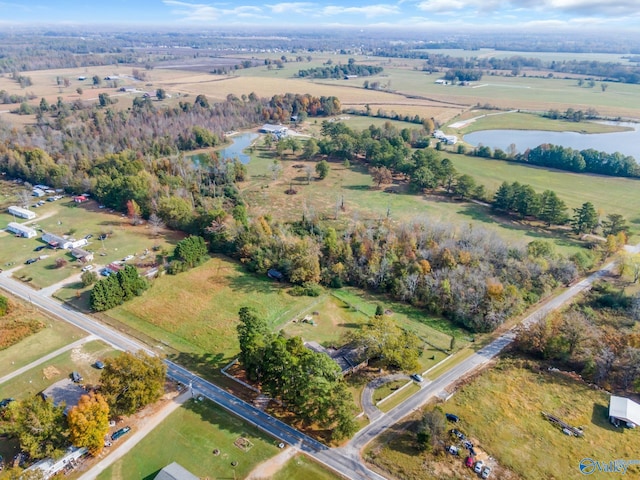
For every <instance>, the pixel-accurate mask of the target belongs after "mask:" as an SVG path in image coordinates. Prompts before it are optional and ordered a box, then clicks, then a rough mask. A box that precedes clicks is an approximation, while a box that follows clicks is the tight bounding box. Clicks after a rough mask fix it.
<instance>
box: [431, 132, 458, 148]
mask: <svg viewBox="0 0 640 480" xmlns="http://www.w3.org/2000/svg"><path fill="white" fill-rule="evenodd" d="M433 136H434V137H435V138H437V139H438V140H440V141H441V142H444V143H446V144H447V145H455V144H456V143H458V137H456V136H455V135H447V134H445V133H444V132H443V131H442V130H436V131H435V132H433Z"/></svg>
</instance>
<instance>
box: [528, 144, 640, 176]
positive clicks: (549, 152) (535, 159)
mask: <svg viewBox="0 0 640 480" xmlns="http://www.w3.org/2000/svg"><path fill="white" fill-rule="evenodd" d="M516 160H518V161H520V162H525V163H530V164H532V165H541V166H544V167H551V168H557V169H559V170H568V171H570V172H578V173H581V172H585V173H598V174H600V175H611V176H616V177H640V166H639V165H638V163H637V162H636V161H635V159H634V158H633V157H631V156H627V155H623V154H621V153H619V152H615V153H606V152H599V151H597V150H594V149H592V148H590V149H586V150H574V149H572V148H569V147H562V146H560V145H551V144H547V143H545V144H543V145H540V146H538V147H536V148H533V149H527V150H526V151H525V152H524V153H523V154H521V155H517V156H516Z"/></svg>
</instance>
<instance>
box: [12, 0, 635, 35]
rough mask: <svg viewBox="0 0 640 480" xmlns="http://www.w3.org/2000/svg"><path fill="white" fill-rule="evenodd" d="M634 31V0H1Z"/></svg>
mask: <svg viewBox="0 0 640 480" xmlns="http://www.w3.org/2000/svg"><path fill="white" fill-rule="evenodd" d="M13 23H18V24H23V25H33V24H49V25H50V24H85V25H86V24H105V25H113V24H121V25H132V24H144V25H168V26H173V27H176V26H180V25H193V26H198V27H211V28H216V27H221V26H224V27H230V26H234V25H267V26H303V25H312V26H338V25H344V26H360V27H364V26H376V27H382V26H393V27H401V28H403V29H409V28H416V29H418V28H434V27H439V28H446V29H452V28H458V27H480V28H492V29H495V28H497V27H498V28H500V27H502V28H507V29H513V28H530V29H532V30H533V29H542V28H548V29H553V30H557V29H579V30H583V29H585V28H593V29H607V30H620V29H630V30H633V29H635V30H637V28H638V26H639V25H640V0H396V1H388V0H387V1H385V0H379V1H375V0H374V1H359V0H330V1H312V0H310V1H289V2H278V1H276V0H264V1H255V0H227V1H203V0H200V1H197V0H193V1H192V0H7V1H5V0H0V24H13Z"/></svg>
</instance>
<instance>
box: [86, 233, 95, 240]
mask: <svg viewBox="0 0 640 480" xmlns="http://www.w3.org/2000/svg"><path fill="white" fill-rule="evenodd" d="M90 238H93V235H92V234H91V233H90V234H89V235H86V236H85V237H84V239H85V240H89V239H90Z"/></svg>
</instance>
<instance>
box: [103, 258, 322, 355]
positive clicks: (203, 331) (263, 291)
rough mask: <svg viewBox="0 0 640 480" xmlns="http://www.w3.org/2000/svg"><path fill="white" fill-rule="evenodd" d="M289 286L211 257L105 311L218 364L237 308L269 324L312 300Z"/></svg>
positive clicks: (230, 341)
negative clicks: (250, 311) (248, 310)
mask: <svg viewBox="0 0 640 480" xmlns="http://www.w3.org/2000/svg"><path fill="white" fill-rule="evenodd" d="M287 289H288V285H283V284H280V283H278V282H274V281H273V280H270V279H269V278H267V276H266V275H264V276H258V275H254V274H251V273H248V272H247V271H246V270H245V269H244V268H243V266H242V265H241V264H239V263H237V262H234V261H232V260H229V259H228V258H225V257H215V258H213V259H211V260H209V261H208V262H206V263H205V264H204V265H201V266H199V267H197V268H194V269H192V270H190V271H188V272H185V273H181V274H179V275H175V276H173V275H164V276H162V277H160V278H159V279H157V280H156V281H154V283H153V286H152V287H151V288H150V289H149V290H148V291H147V292H146V293H145V294H144V295H143V296H141V297H137V298H135V299H133V300H131V301H130V302H127V303H126V304H124V305H122V306H119V307H117V308H114V309H112V310H109V311H108V312H106V315H105V316H108V317H110V318H111V319H114V320H116V321H117V322H118V323H119V324H122V325H124V326H125V327H128V328H130V329H134V330H139V331H141V332H143V333H144V334H145V335H147V336H149V337H150V338H152V339H155V341H156V342H161V343H162V344H166V345H168V346H169V347H171V348H173V349H175V350H176V351H178V352H183V353H193V354H198V355H202V354H208V355H212V356H215V359H216V360H215V362H214V366H215V365H218V366H222V365H223V364H224V363H226V362H228V361H229V360H231V359H232V358H233V356H234V355H236V354H237V353H238V350H239V347H238V341H237V338H236V337H237V334H236V325H237V324H238V311H239V310H240V307H243V306H249V307H253V308H255V309H256V311H257V312H258V314H259V315H261V316H262V317H263V318H264V319H265V320H266V321H267V323H268V324H269V327H270V328H272V329H277V328H278V327H279V326H280V324H281V323H282V322H285V321H288V320H290V319H292V318H294V317H295V315H297V313H298V312H299V311H301V310H302V309H304V308H305V307H306V306H307V305H309V304H310V303H312V302H313V301H314V299H312V298H309V297H293V296H291V295H289V294H288V293H287V292H286V291H287Z"/></svg>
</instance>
